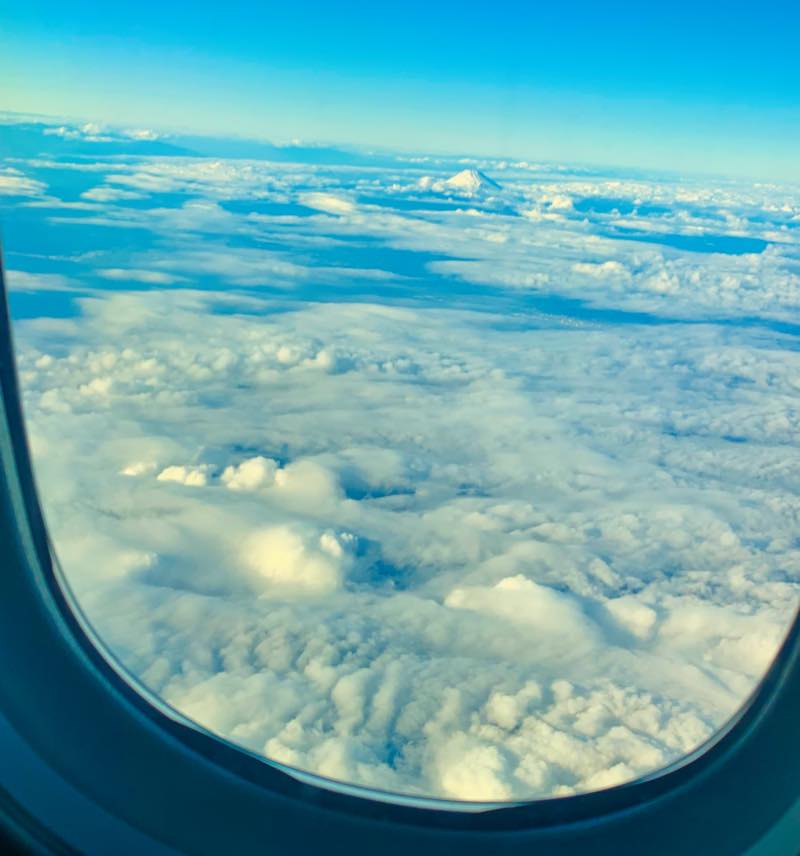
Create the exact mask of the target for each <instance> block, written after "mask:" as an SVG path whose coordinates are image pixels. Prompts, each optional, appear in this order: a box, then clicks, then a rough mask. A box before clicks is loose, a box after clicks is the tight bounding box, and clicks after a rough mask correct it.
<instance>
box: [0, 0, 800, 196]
mask: <svg viewBox="0 0 800 856" xmlns="http://www.w3.org/2000/svg"><path fill="white" fill-rule="evenodd" d="M3 19H4V21H3V29H2V32H1V33H0V81H3V82H2V83H0V109H6V110H15V111H22V112H37V113H45V114H54V115H60V116H66V117H75V118H84V119H92V120H101V121H107V122H111V123H122V124H135V125H147V126H150V127H156V128H165V129H169V128H174V129H182V130H189V129H191V130H198V131H203V132H214V133H221V134H234V135H240V136H256V137H265V138H268V139H272V140H278V141H282V140H288V139H293V138H301V139H303V140H309V141H310V140H319V141H328V142H352V143H357V144H366V145H369V146H380V147H393V148H401V149H407V150H425V151H449V152H456V153H461V152H463V153H475V154H496V155H511V156H519V157H526V158H529V159H537V158H543V159H549V160H558V161H564V162H574V161H578V162H586V163H596V164H617V165H629V166H641V167H656V168H666V169H670V168H673V169H679V170H689V171H709V172H730V173H737V174H749V175H754V176H764V177H769V178H775V179H780V178H787V179H791V180H800V144H799V143H798V140H800V67H799V64H798V62H797V38H798V33H800V4H798V3H796V2H787V0H783V2H769V0H768V2H761V3H758V4H755V3H750V4H743V3H736V2H731V3H725V4H723V3H708V2H693V3H689V2H682V0H677V2H670V3H652V2H649V3H638V4H634V3H631V2H615V0H610V2H603V3H600V2H596V3H589V2H561V3H558V4H555V3H551V4H539V3H536V2H510V0H492V2H483V0H475V2H464V0H462V2H460V3H457V2H453V0H440V2H434V0H427V2H422V1H421V0H405V2H394V0H390V2H374V3H368V2H353V0H328V2H319V0H297V2H294V3H292V4H291V5H286V4H284V3H274V2H261V3H244V2H241V0H229V2H226V3H224V4H212V3H207V2H202V0H199V2H192V3H189V2H183V0H170V2H166V0H161V2H158V3H155V2H151V0H139V2H130V0H118V2H114V3H109V4H103V5H102V6H100V5H98V4H97V3H96V0H92V1H91V2H89V0H78V2H62V0H28V2H26V3H25V4H22V3H16V4H9V7H8V8H7V9H6V10H5V11H4V13H3Z"/></svg>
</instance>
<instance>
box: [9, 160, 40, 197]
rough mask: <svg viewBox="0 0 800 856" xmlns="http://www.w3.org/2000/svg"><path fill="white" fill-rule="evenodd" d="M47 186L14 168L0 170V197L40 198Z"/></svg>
mask: <svg viewBox="0 0 800 856" xmlns="http://www.w3.org/2000/svg"><path fill="white" fill-rule="evenodd" d="M46 189H47V185H46V184H45V183H44V182H42V181H38V180H36V179H34V178H30V177H29V176H27V175H25V174H23V173H22V172H20V170H18V169H16V168H14V167H4V168H2V169H0V196H40V195H41V194H43V193H44V191H45V190H46Z"/></svg>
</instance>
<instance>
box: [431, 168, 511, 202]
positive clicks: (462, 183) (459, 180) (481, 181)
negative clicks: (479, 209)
mask: <svg viewBox="0 0 800 856" xmlns="http://www.w3.org/2000/svg"><path fill="white" fill-rule="evenodd" d="M442 183H443V184H444V186H445V188H447V189H448V190H451V191H455V192H457V193H467V194H469V195H470V196H471V195H472V194H474V193H478V192H479V191H481V190H499V189H500V185H499V184H498V183H497V182H496V181H493V180H492V179H491V178H489V176H488V175H484V174H483V173H482V172H480V170H477V169H462V170H461V172H457V173H456V174H455V175H453V176H451V177H450V178H448V179H446V180H445V181H444V182H442Z"/></svg>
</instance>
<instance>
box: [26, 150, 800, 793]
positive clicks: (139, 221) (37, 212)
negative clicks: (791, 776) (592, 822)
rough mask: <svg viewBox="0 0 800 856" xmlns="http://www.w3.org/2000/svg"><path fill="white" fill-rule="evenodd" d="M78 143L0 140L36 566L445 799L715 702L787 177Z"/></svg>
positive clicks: (740, 615) (210, 709)
mask: <svg viewBox="0 0 800 856" xmlns="http://www.w3.org/2000/svg"><path fill="white" fill-rule="evenodd" d="M98 163H99V164H100V165H101V166H102V162H98ZM89 166H90V167H91V169H87V168H85V167H86V164H85V163H84V162H83V161H75V163H74V164H73V167H74V169H72V170H71V173H72V174H74V175H79V176H82V178H81V180H80V183H79V184H80V186H77V187H74V188H72V186H71V185H70V187H71V188H72V189H71V190H69V192H68V188H67V186H66V184H65V186H64V187H63V188H62V187H61V186H60V185H58V184H57V182H55V181H54V178H55V174H54V173H52V168H51V167H50V166H47V165H46V164H43V162H42V161H30V162H26V163H19V164H17V165H16V166H15V167H14V169H17V170H19V173H18V174H16V173H15V175H17V176H18V177H19V176H23V179H22V180H24V181H27V180H29V181H33V182H40V183H41V184H42V185H47V186H48V188H49V190H48V193H52V194H53V196H51V197H46V198H45V203H46V204H45V206H44V207H42V206H38V207H29V208H27V209H25V210H27V211H28V212H30V214H29V216H30V217H31V218H34V219H32V221H31V222H32V223H43V222H44V223H48V224H49V228H52V227H54V226H57V227H58V230H65V231H68V232H69V234H70V235H71V236H74V240H75V243H76V245H77V249H76V252H75V254H74V255H72V256H69V257H67V256H64V255H63V252H62V253H61V254H60V255H59V253H58V252H57V251H56V248H55V247H54V248H53V249H52V250H49V249H48V245H47V243H46V241H45V243H44V245H43V246H42V248H41V251H40V252H39V253H38V254H37V255H35V256H34V255H33V254H32V253H27V254H26V253H25V252H23V251H20V252H19V253H18V254H17V255H16V256H13V257H12V259H11V260H12V261H13V264H14V267H15V269H19V270H20V271H21V273H20V274H17V276H16V281H14V280H13V279H12V286H13V287H15V288H17V289H24V290H27V291H30V292H31V293H32V294H34V295H35V296H36V299H41V304H40V305H41V311H40V312H39V313H37V315H38V317H31V314H30V313H28V314H27V320H24V321H20V322H19V323H18V325H17V328H16V336H17V342H18V352H19V370H20V378H21V381H22V385H23V389H24V391H25V406H26V415H27V420H28V426H29V433H30V439H31V444H32V448H33V451H34V460H35V465H36V474H37V480H38V483H39V486H40V491H41V494H42V497H43V500H44V504H45V508H46V513H47V518H48V521H49V525H50V528H51V530H52V534H53V538H54V543H55V545H56V551H57V553H58V556H59V559H60V561H61V563H62V565H63V568H64V572H65V575H66V578H67V580H68V582H69V584H70V586H71V587H72V588H73V589H74V591H75V593H76V596H77V597H78V599H79V602H80V604H81V606H82V608H83V609H84V610H85V612H86V614H87V616H88V617H89V619H90V620H91V621H92V623H93V624H94V625H95V627H96V628H97V630H98V632H99V633H100V635H101V637H102V638H103V639H104V641H105V642H106V644H107V645H108V646H109V648H110V649H111V650H112V651H113V653H114V654H115V656H117V657H118V658H119V659H120V660H121V661H122V662H123V663H124V664H125V665H126V666H127V667H128V668H129V669H130V670H131V671H132V672H133V673H134V674H135V675H136V676H137V677H138V678H139V679H140V680H141V681H143V682H144V683H145V684H147V685H148V686H149V687H151V688H152V689H153V690H155V691H156V692H157V693H159V694H160V695H162V696H163V698H164V699H165V700H166V701H167V702H168V703H169V704H171V705H173V706H174V707H175V708H177V709H178V710H180V711H182V712H184V713H185V714H186V715H188V716H189V717H191V718H192V719H195V720H196V721H198V722H199V723H201V724H202V725H204V726H206V727H208V728H210V729H212V730H213V731H215V732H217V733H219V734H221V735H223V736H225V737H226V738H228V739H230V740H232V741H234V742H236V743H238V744H241V745H243V746H246V747H247V748H249V749H251V750H253V751H255V752H258V753H263V754H264V755H266V756H268V757H270V758H273V759H275V760H277V761H280V762H282V763H284V764H287V765H290V766H294V767H297V768H300V769H303V770H310V771H312V772H315V773H318V774H320V775H323V776H327V777H330V778H333V779H339V780H345V781H349V782H356V783H359V784H363V785H367V786H372V787H379V788H383V789H389V790H396V791H401V792H404V793H410V794H424V795H433V796H442V797H447V798H451V799H464V800H481V801H484V800H506V799H519V798H530V797H535V796H545V795H558V794H569V793H574V792H578V791H583V790H588V789H594V788H600V787H606V786H609V785H612V784H615V783H617V782H621V781H625V780H629V779H631V778H635V777H636V776H639V775H643V774H645V773H649V772H652V771H653V770H655V769H657V768H659V767H661V766H663V765H665V764H667V763H669V762H670V761H672V760H674V759H675V758H677V757H679V756H681V755H682V754H685V753H686V752H688V751H690V750H691V749H693V748H694V747H696V746H697V745H698V744H700V743H701V742H702V741H703V740H705V739H706V738H708V737H709V736H710V735H711V734H712V733H713V732H714V730H715V729H717V728H718V727H719V726H720V725H721V724H722V723H723V722H724V721H725V720H726V719H727V718H728V717H729V716H730V715H732V714H733V713H734V712H735V710H736V709H737V708H738V707H739V706H740V705H741V704H742V702H743V701H744V700H745V698H746V697H747V695H748V693H749V692H750V691H751V690H752V688H753V686H754V685H755V683H756V681H757V680H758V679H759V677H760V676H761V675H762V674H763V673H764V671H765V670H766V668H767V666H768V664H769V662H770V660H771V658H772V656H773V655H774V652H775V650H776V649H777V646H778V644H779V643H780V640H781V638H782V636H783V634H784V633H785V630H786V628H787V626H788V623H789V622H790V620H791V617H792V615H793V612H794V609H795V607H796V604H797V592H798V580H799V579H800V550H798V547H797V538H796V532H797V528H798V518H799V517H800V500H798V499H797V496H798V488H800V458H799V457H798V453H797V437H798V430H799V429H800V422H799V420H800V416H799V415H798V414H800V407H798V394H799V392H800V386H799V385H798V381H797V378H798V376H800V356H799V355H798V351H797V348H796V341H795V340H796V330H795V329H794V327H793V322H792V318H793V313H794V312H795V307H796V301H797V285H798V275H799V274H798V265H797V261H796V260H797V258H798V250H797V246H798V243H797V236H798V229H797V226H796V223H798V222H800V221H798V217H800V204H799V203H798V196H797V195H796V194H794V195H793V191H792V190H791V189H790V188H789V189H786V188H767V187H763V186H762V187H752V186H751V187H745V186H735V187H734V186H731V185H719V186H704V185H699V184H697V183H689V182H679V181H677V180H675V181H669V182H668V181H663V180H653V181H643V180H641V179H638V178H637V179H635V180H632V179H622V178H619V179H617V178H613V177H612V178H603V177H597V178H595V177H587V176H586V175H583V174H580V173H577V172H576V173H564V172H559V171H550V172H546V171H543V170H542V168H540V167H536V166H531V165H528V164H515V165H512V164H504V163H503V162H493V163H479V164H474V165H471V166H472V167H474V168H475V169H480V170H482V171H486V172H487V174H489V175H491V176H493V177H496V178H498V179H499V181H498V183H499V185H500V187H497V188H495V187H493V188H492V189H491V193H490V194H473V195H471V196H469V197H468V198H466V199H462V198H460V197H458V195H457V194H456V195H453V194H447V193H443V192H441V191H439V190H437V189H436V187H435V186H434V185H435V183H436V182H444V181H445V180H446V179H447V177H448V176H449V175H451V174H453V173H455V172H457V171H458V170H457V169H455V168H453V166H452V165H440V164H437V163H436V162H435V161H425V162H422V163H420V162H415V163H411V164H409V163H407V162H403V161H400V160H398V161H397V166H396V168H395V169H386V168H382V169H377V168H375V169H370V168H367V167H363V168H362V167H359V168H358V169H356V168H350V167H330V166H314V165H309V164H303V165H296V164H295V165H293V164H270V163H265V162H256V161H222V160H210V159H192V158H139V157H137V158H128V159H124V158H115V159H114V161H113V163H112V162H109V163H107V164H105V166H103V168H102V169H100V168H97V164H95V163H90V164H89ZM458 166H459V167H460V166H461V165H458ZM61 170H62V171H61V172H60V173H59V175H60V177H61V178H60V180H61V181H64V182H65V181H66V179H64V177H63V176H64V174H65V173H67V172H69V171H70V168H69V167H63V165H62V167H61ZM28 174H29V175H28ZM25 176H27V177H25ZM98 176H99V177H100V178H101V179H102V180H101V181H98ZM426 176H430V181H427V182H426V181H423V180H422V179H424V178H425V177H426ZM87 185H90V186H91V187H99V188H109V189H114V188H124V189H125V190H126V193H127V191H130V192H131V193H134V194H135V196H128V195H126V194H122V195H115V194H114V193H112V192H110V191H106V190H103V191H102V192H98V193H92V192H91V189H90V187H89V186H87ZM87 191H89V196H87ZM37 192H38V191H37ZM41 192H42V193H43V192H44V191H43V190H42V191H41ZM70 192H71V193H72V194H73V196H76V197H81V198H82V199H83V200H84V203H83V204H89V203H91V204H92V205H93V206H96V207H95V208H93V209H92V210H91V211H86V210H81V211H78V212H73V213H70V214H65V213H64V209H63V207H60V206H61V205H63V204H66V203H67V202H68V201H69V193H70ZM56 194H60V195H56ZM142 196H144V197H145V198H142ZM39 202H41V199H39ZM47 206H49V207H47ZM37 218H38V219H37ZM32 228H33V227H32ZM70 230H71V231H70ZM625 230H627V231H625ZM43 234H45V233H44V232H43ZM48 234H49V233H48ZM59 234H62V232H61V231H59ZM87 236H88V237H90V238H91V240H92V241H94V244H91V242H90V241H88V240H86V238H87ZM675 236H678V237H677V238H676V237H675ZM698 236H700V237H701V238H702V241H703V242H704V243H703V245H702V247H701V246H700V245H699V244H697V243H692V239H697V238H698ZM723 239H727V242H726V240H723ZM48 240H49V239H48ZM687 240H688V241H689V243H688V244H687V243H686V241H687ZM737 240H739V241H740V242H739V243H737ZM741 241H745V243H741ZM747 241H749V242H750V243H747ZM759 241H760V242H762V243H758V242H759ZM709 242H710V243H709ZM731 242H732V243H731ZM84 244H86V247H85V249H84ZM81 253H90V254H89V255H82V254H81ZM48 277H49V278H48ZM48 284H49V285H48ZM66 284H68V287H69V289H70V291H69V292H68V296H69V297H70V299H72V300H73V303H72V304H71V305H72V307H73V309H72V311H71V312H61V313H54V312H53V311H52V310H51V309H50V306H51V304H49V303H48V299H49V298H48V294H49V293H51V292H52V293H55V292H56V290H58V289H61V290H62V291H63V290H64V289H65V288H66V287H67V285H66ZM50 285H51V286H52V289H50ZM48 289H50V290H49V291H48Z"/></svg>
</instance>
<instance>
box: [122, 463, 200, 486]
mask: <svg viewBox="0 0 800 856" xmlns="http://www.w3.org/2000/svg"><path fill="white" fill-rule="evenodd" d="M208 470H209V468H208V467H207V466H205V465H201V466H176V465H172V466H169V467H164V469H163V470H161V472H160V473H159V474H158V476H157V478H158V480H159V481H167V482H177V483H178V484H182V485H186V486H187V487H205V485H206V484H207V483H208ZM126 475H128V473H126Z"/></svg>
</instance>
